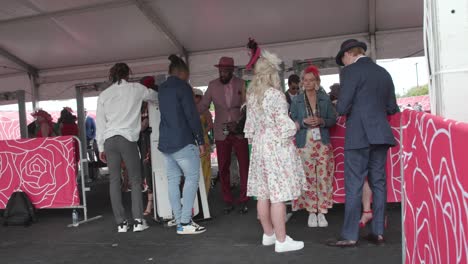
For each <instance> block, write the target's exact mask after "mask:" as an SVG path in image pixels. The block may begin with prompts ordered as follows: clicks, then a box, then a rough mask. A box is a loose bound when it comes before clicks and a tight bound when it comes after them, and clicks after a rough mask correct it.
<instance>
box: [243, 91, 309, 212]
mask: <svg viewBox="0 0 468 264" xmlns="http://www.w3.org/2000/svg"><path fill="white" fill-rule="evenodd" d="M255 101H256V100H255V98H254V97H249V98H248V100H247V120H246V123H245V128H244V132H245V137H246V138H248V139H250V142H251V143H252V154H251V160H250V166H249V179H248V183H247V195H248V196H256V197H257V199H258V200H270V202H272V203H277V202H285V201H290V200H295V199H297V198H298V197H299V196H300V195H301V193H302V190H304V189H305V173H304V168H303V166H302V162H301V158H300V156H299V155H298V153H297V150H296V146H295V145H294V143H293V136H294V135H295V134H296V125H295V124H294V122H293V121H292V120H291V119H290V118H289V116H288V104H287V102H286V98H285V96H284V94H283V93H282V92H280V91H279V90H278V89H274V88H269V89H268V90H266V91H265V94H264V98H263V101H262V103H261V105H259V104H256V103H255Z"/></svg>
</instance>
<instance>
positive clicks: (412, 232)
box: [403, 111, 468, 264]
mask: <svg viewBox="0 0 468 264" xmlns="http://www.w3.org/2000/svg"><path fill="white" fill-rule="evenodd" d="M403 124H404V130H403V141H404V150H403V157H404V158H403V160H404V175H405V176H404V177H405V180H404V192H405V201H404V216H403V219H404V228H405V240H406V263H418V264H419V263H447V264H449V263H450V264H452V263H468V158H467V157H468V144H467V142H468V141H467V140H468V124H467V123H459V122H455V121H452V120H445V119H442V118H440V117H437V116H433V115H430V114H423V113H418V112H415V111H405V112H404V113H403Z"/></svg>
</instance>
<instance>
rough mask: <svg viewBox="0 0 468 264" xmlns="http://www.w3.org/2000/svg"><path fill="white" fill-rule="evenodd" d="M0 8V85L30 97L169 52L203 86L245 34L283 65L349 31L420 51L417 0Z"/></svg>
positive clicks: (163, 66)
mask: <svg viewBox="0 0 468 264" xmlns="http://www.w3.org/2000/svg"><path fill="white" fill-rule="evenodd" d="M0 6H1V8H0V36H1V38H0V92H4V91H14V90H19V89H21V90H26V94H27V99H28V100H31V99H32V96H33V95H34V97H35V98H36V99H37V100H50V99H66V98H73V97H74V89H73V86H74V85H75V84H77V83H84V82H94V81H102V80H105V79H106V78H107V73H108V69H109V68H110V66H111V65H112V64H113V63H114V62H117V61H125V62H127V63H129V65H130V66H131V68H132V70H133V74H134V75H135V76H142V75H149V74H151V75H154V74H157V73H164V72H166V71H167V65H168V61H167V56H168V55H169V54H171V53H177V54H179V55H182V56H185V57H188V60H189V63H190V68H191V82H192V84H193V85H194V86H200V85H206V84H207V83H208V81H209V80H211V79H213V78H215V77H216V76H217V72H216V68H214V67H213V65H214V64H216V63H217V61H218V60H219V58H220V57H221V56H232V57H234V59H235V62H236V65H245V64H246V63H247V61H248V55H247V50H246V48H245V45H246V43H247V41H248V38H249V37H253V38H255V39H256V40H257V42H259V44H260V45H261V46H262V47H264V48H265V47H266V48H268V49H270V50H271V51H273V52H275V53H278V54H279V56H280V57H281V58H282V59H283V60H284V61H285V63H286V65H287V66H291V65H292V61H293V60H298V59H312V58H331V57H334V56H335V55H336V52H337V50H338V48H339V45H340V44H341V42H342V41H343V40H345V39H346V38H350V37H353V38H358V39H360V40H362V41H365V42H367V43H368V45H369V51H370V53H371V55H372V56H373V57H374V58H377V59H387V58H401V57H407V56H414V55H422V54H423V53H424V52H423V48H424V47H423V46H424V45H423V28H422V25H423V0H393V1H386V0H353V1H344V0H327V1H324V0H292V1H284V0H256V1H247V0H242V1H225V0H216V1H215V0H130V1H122V0H60V1H58V0H17V1H9V0H0ZM331 71H335V72H336V71H337V69H332V70H331ZM328 72H330V70H328ZM28 75H29V76H35V82H32V81H31V80H30V79H31V78H30V77H29V76H28ZM34 83H36V85H34ZM33 87H35V88H33Z"/></svg>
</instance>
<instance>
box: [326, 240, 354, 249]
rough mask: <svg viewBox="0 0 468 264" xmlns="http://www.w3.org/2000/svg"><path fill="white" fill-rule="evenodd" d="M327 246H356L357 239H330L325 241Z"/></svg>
mask: <svg viewBox="0 0 468 264" xmlns="http://www.w3.org/2000/svg"><path fill="white" fill-rule="evenodd" d="M327 246H329V247H341V248H346V247H356V246H357V241H353V240H347V239H332V240H328V241H327Z"/></svg>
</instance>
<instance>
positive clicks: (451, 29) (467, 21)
mask: <svg viewBox="0 0 468 264" xmlns="http://www.w3.org/2000/svg"><path fill="white" fill-rule="evenodd" d="M425 8H426V9H425V21H426V23H427V24H426V25H425V30H426V35H425V37H426V38H425V41H426V45H427V46H426V50H427V53H428V60H429V65H430V69H431V72H430V94H431V107H432V112H433V113H435V114H437V115H440V116H443V117H445V118H450V119H454V120H457V121H463V122H468V107H467V104H466V98H467V97H468V89H466V88H465V87H464V86H465V85H466V83H468V74H467V73H468V53H467V52H466V51H465V49H466V41H467V36H468V14H467V10H468V2H467V1H465V0H450V1H432V0H426V1H425Z"/></svg>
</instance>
